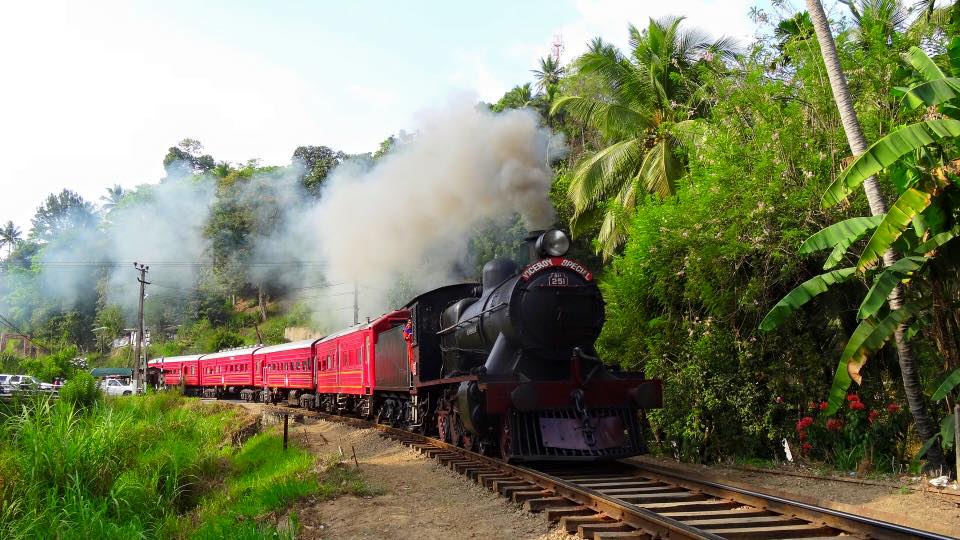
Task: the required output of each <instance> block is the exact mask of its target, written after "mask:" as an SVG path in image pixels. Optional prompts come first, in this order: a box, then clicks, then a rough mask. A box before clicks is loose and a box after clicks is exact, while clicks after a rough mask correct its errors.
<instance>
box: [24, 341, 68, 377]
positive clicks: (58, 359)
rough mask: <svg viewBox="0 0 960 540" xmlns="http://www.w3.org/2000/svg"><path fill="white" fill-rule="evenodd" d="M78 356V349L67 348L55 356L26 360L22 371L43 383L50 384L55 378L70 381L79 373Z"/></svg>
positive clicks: (54, 354)
mask: <svg viewBox="0 0 960 540" xmlns="http://www.w3.org/2000/svg"><path fill="white" fill-rule="evenodd" d="M77 354H78V353H77V348H76V347H73V346H70V347H65V348H63V349H61V350H60V351H58V352H56V353H53V354H49V355H45V356H38V357H37V358H24V359H22V360H21V361H20V369H21V370H22V371H24V372H25V373H27V374H29V375H33V376H34V377H36V378H38V379H40V380H42V381H47V382H49V381H52V380H53V379H54V378H55V377H60V378H64V379H70V378H72V377H73V375H74V373H76V371H77V367H78V365H77Z"/></svg>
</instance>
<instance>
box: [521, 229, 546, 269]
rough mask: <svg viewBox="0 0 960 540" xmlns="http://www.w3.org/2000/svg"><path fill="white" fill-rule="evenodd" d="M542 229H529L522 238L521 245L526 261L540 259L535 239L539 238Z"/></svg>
mask: <svg viewBox="0 0 960 540" xmlns="http://www.w3.org/2000/svg"><path fill="white" fill-rule="evenodd" d="M543 233H544V231H542V230H539V231H530V232H529V233H527V237H526V238H524V239H523V245H524V247H525V249H526V253H525V254H524V255H526V256H527V262H528V263H535V262H537V261H539V260H540V252H539V251H537V239H538V238H540V235H542V234H543Z"/></svg>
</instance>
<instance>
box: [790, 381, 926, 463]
mask: <svg viewBox="0 0 960 540" xmlns="http://www.w3.org/2000/svg"><path fill="white" fill-rule="evenodd" d="M846 403H847V406H846V407H845V408H844V409H842V410H841V411H839V412H838V413H837V415H836V416H835V417H832V418H828V417H825V416H821V417H818V415H819V414H820V413H821V412H822V411H824V410H826V408H827V407H826V405H827V402H825V401H823V402H811V403H809V404H808V408H809V409H810V414H808V415H806V416H804V417H802V418H800V419H799V420H798V421H797V423H796V426H795V429H796V433H797V441H798V442H799V446H800V454H801V455H802V456H803V457H805V458H810V459H815V458H819V459H823V460H826V461H828V462H831V463H833V465H834V466H836V467H838V468H841V469H844V470H853V469H858V468H859V469H861V470H863V471H868V470H872V469H873V468H875V467H880V468H882V469H892V468H893V463H892V461H893V460H895V458H896V456H897V454H898V452H897V439H898V436H899V435H901V434H903V433H904V431H905V427H906V424H907V422H908V421H909V419H908V418H906V417H905V416H904V415H903V414H902V413H901V407H900V405H898V404H897V403H888V404H887V405H885V406H882V407H875V408H871V407H869V406H868V405H867V404H866V403H865V402H864V401H863V400H862V399H860V396H859V395H858V394H849V395H847V399H846Z"/></svg>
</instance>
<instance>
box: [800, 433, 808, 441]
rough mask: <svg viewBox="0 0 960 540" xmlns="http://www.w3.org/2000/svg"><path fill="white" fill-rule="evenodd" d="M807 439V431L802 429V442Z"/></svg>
mask: <svg viewBox="0 0 960 540" xmlns="http://www.w3.org/2000/svg"><path fill="white" fill-rule="evenodd" d="M805 440H807V432H806V431H801V432H800V442H803V441H805Z"/></svg>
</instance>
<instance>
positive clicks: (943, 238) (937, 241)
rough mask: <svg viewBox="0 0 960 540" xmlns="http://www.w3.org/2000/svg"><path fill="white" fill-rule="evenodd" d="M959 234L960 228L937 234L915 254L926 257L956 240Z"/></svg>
mask: <svg viewBox="0 0 960 540" xmlns="http://www.w3.org/2000/svg"><path fill="white" fill-rule="evenodd" d="M957 234H960V227H954V228H952V229H950V230H948V231H943V232H942V233H940V234H936V235H934V236H933V237H932V238H930V239H929V240H927V241H926V242H924V243H922V244H920V245H919V246H917V247H916V249H914V250H913V251H914V253H921V254H924V255H926V254H927V253H930V252H931V251H933V250H935V249H937V248H938V247H940V246H942V245H944V244H946V243H947V242H949V241H951V240H953V239H954V238H956V237H957Z"/></svg>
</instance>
